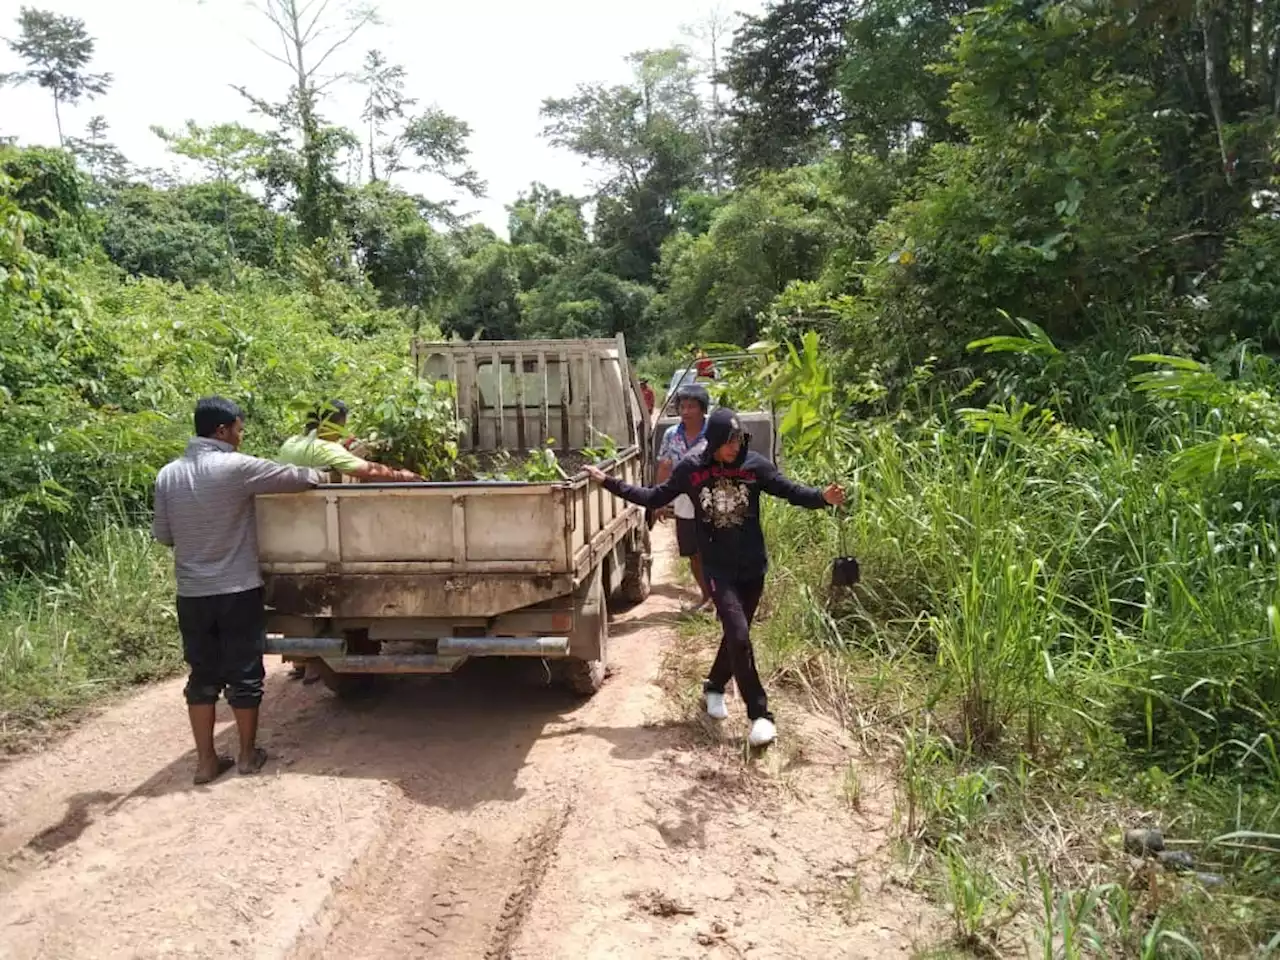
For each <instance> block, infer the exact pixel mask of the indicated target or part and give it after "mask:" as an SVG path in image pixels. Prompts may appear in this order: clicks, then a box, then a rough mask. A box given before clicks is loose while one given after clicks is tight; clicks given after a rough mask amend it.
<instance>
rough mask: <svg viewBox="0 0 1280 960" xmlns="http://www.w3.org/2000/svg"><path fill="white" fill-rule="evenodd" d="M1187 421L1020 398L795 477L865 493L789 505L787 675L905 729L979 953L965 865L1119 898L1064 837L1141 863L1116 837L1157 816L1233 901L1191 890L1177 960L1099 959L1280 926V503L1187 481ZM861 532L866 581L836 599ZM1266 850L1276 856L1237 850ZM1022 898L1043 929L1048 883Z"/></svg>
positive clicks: (778, 645) (913, 828)
mask: <svg viewBox="0 0 1280 960" xmlns="http://www.w3.org/2000/svg"><path fill="white" fill-rule="evenodd" d="M1166 426H1167V429H1165V430H1163V431H1160V430H1158V429H1154V428H1153V427H1152V425H1151V424H1146V425H1144V430H1143V432H1142V434H1141V437H1140V438H1138V434H1136V433H1134V434H1132V435H1127V434H1122V433H1121V432H1120V431H1118V430H1114V429H1109V430H1105V431H1099V432H1098V433H1093V432H1090V431H1087V430H1083V429H1079V428H1071V427H1067V426H1064V425H1063V424H1061V423H1059V422H1058V421H1056V420H1055V419H1054V418H1053V417H1051V416H1049V415H1047V414H1044V413H1043V412H1042V411H1040V410H1036V409H1032V408H1030V407H1026V406H1025V405H1022V404H1018V403H1016V402H1009V403H1006V404H1003V405H1000V406H993V407H991V408H989V409H987V410H984V411H968V412H959V413H946V412H941V411H940V412H938V413H936V414H932V415H929V416H926V417H924V418H923V419H919V418H914V419H913V418H905V419H904V418H898V419H894V420H892V421H891V420H885V421H880V422H871V423H864V424H861V425H858V426H857V427H856V428H852V429H851V430H850V431H849V433H848V435H847V436H845V437H843V438H842V442H841V445H840V448H839V453H838V456H836V457H835V458H832V457H830V456H828V457H824V458H823V460H824V465H822V466H817V465H815V464H813V463H809V462H806V461H804V460H800V461H797V462H792V463H789V464H788V469H789V470H791V471H792V472H795V473H797V474H799V475H802V476H807V477H808V479H810V480H812V481H813V482H818V481H824V480H827V479H830V477H829V476H828V474H829V473H830V472H832V471H833V470H834V471H835V472H836V473H838V474H840V476H839V477H838V479H841V480H843V481H844V482H846V483H847V484H848V485H849V489H850V492H851V498H850V499H851V502H850V505H849V506H848V507H847V508H846V509H845V510H844V511H843V512H842V514H841V516H840V517H839V518H838V519H833V518H832V517H831V516H829V515H822V514H815V513H809V512H805V511H797V510H794V509H791V508H789V507H786V506H785V505H782V506H770V507H769V508H768V510H767V514H766V522H767V525H768V537H769V540H770V544H771V552H772V554H773V559H774V574H773V579H774V586H773V589H772V590H771V592H770V601H769V603H770V608H771V616H770V617H769V619H768V620H767V621H766V622H765V623H764V624H763V625H762V627H761V630H760V638H761V645H762V648H763V649H762V655H763V657H764V659H765V661H766V663H769V664H771V665H772V666H773V667H774V669H775V670H777V671H781V672H782V673H783V675H784V676H788V675H789V676H810V677H812V676H813V675H814V673H815V663H816V661H817V660H819V659H820V660H822V661H823V662H824V663H825V666H824V667H823V668H822V669H823V671H824V672H825V673H826V674H827V675H830V674H831V673H832V672H837V673H839V672H843V673H844V675H845V676H846V677H852V678H855V682H845V683H843V684H835V685H834V687H833V686H832V684H831V683H830V682H829V679H828V682H827V687H828V689H834V690H835V691H836V693H837V698H839V697H843V698H845V699H847V700H848V701H849V702H846V703H843V704H837V705H836V706H837V707H838V709H839V711H840V713H841V715H843V716H845V717H856V718H859V720H860V721H863V722H865V721H867V720H870V721H871V722H880V723H887V722H888V721H893V720H896V719H897V718H903V719H901V720H899V721H898V722H897V723H896V724H891V726H893V729H892V730H891V733H892V735H893V736H894V737H895V738H897V739H898V742H899V744H900V747H901V753H902V755H903V758H904V764H905V769H904V777H903V791H902V794H903V807H904V809H903V821H904V824H905V825H906V827H907V833H908V834H909V836H910V838H911V839H913V840H915V841H919V842H923V843H925V844H926V845H932V846H934V847H936V848H937V849H938V852H939V853H938V856H939V859H938V873H937V877H938V882H939V887H938V890H939V896H941V897H944V898H947V897H949V898H950V899H951V902H952V904H953V907H955V908H956V909H957V910H960V913H959V914H957V916H958V917H961V918H962V919H963V921H964V922H963V923H961V922H960V921H959V920H958V927H959V931H958V932H959V933H960V934H962V939H964V940H966V941H970V942H972V941H974V938H975V937H976V936H977V931H976V930H975V929H974V926H975V924H977V923H978V921H979V919H980V918H981V916H982V911H981V909H979V907H975V906H974V905H972V904H967V903H966V902H965V901H964V898H961V902H960V904H959V906H957V904H956V900H955V898H956V896H958V894H957V893H956V891H968V892H969V893H970V894H971V893H972V891H973V889H975V885H974V883H970V882H969V879H971V878H969V879H966V877H965V876H962V875H961V874H962V872H963V871H961V870H960V868H961V867H963V866H964V865H966V864H972V865H973V869H974V871H975V872H974V874H973V876H974V877H984V876H985V872H984V871H986V870H987V869H988V866H989V865H990V864H991V862H992V861H994V860H999V859H1000V858H1002V857H1003V859H1004V861H1005V862H1004V864H1003V866H1004V876H1005V877H1006V878H1008V877H1015V878H1016V875H1017V872H1018V867H1017V864H1018V861H1019V858H1029V860H1030V862H1034V863H1037V864H1041V863H1043V864H1044V869H1045V871H1046V873H1045V876H1052V877H1053V879H1054V881H1055V882H1056V883H1058V884H1060V885H1061V886H1060V887H1059V888H1056V892H1054V893H1053V897H1063V896H1066V897H1067V900H1068V901H1070V902H1072V903H1088V904H1095V905H1096V904H1101V903H1104V902H1106V903H1111V902H1113V901H1112V900H1108V899H1107V898H1105V897H1099V896H1092V895H1087V893H1088V890H1087V889H1086V890H1085V891H1083V892H1082V891H1076V892H1072V890H1073V887H1072V882H1073V880H1074V882H1076V883H1079V881H1080V877H1081V876H1084V875H1090V876H1092V875H1093V874H1092V872H1091V871H1092V867H1090V866H1087V865H1086V864H1085V863H1084V861H1085V860H1086V859H1087V858H1086V857H1085V855H1084V854H1083V852H1077V853H1076V854H1073V855H1068V854H1066V853H1064V852H1063V851H1064V850H1065V849H1068V848H1067V847H1066V846H1065V844H1066V841H1065V840H1063V839H1062V838H1063V837H1064V836H1066V835H1072V836H1075V837H1076V843H1077V844H1079V845H1080V846H1088V847H1089V849H1092V850H1098V849H1112V850H1114V851H1115V852H1116V854H1117V855H1118V850H1116V844H1115V837H1116V836H1118V834H1117V831H1118V830H1119V829H1120V828H1121V827H1122V826H1123V825H1124V824H1121V823H1117V822H1115V821H1114V820H1110V821H1108V820H1107V819H1106V818H1108V817H1115V816H1117V815H1123V812H1124V811H1130V812H1131V814H1132V815H1134V816H1136V815H1137V811H1139V810H1143V811H1145V813H1146V814H1147V815H1148V816H1155V817H1156V818H1158V819H1161V820H1162V821H1163V822H1164V823H1165V825H1166V829H1167V830H1169V831H1170V832H1171V833H1172V834H1173V835H1174V836H1180V837H1181V838H1183V839H1185V840H1187V841H1188V842H1191V843H1199V844H1201V845H1202V846H1199V847H1196V848H1195V849H1196V850H1197V853H1198V855H1199V856H1200V857H1201V860H1202V862H1208V863H1209V864H1211V866H1210V867H1209V868H1208V869H1214V870H1221V871H1223V872H1224V873H1226V874H1227V875H1228V876H1229V877H1230V887H1229V888H1228V889H1229V892H1228V893H1223V894H1221V895H1219V896H1218V897H1217V898H1216V899H1214V898H1209V899H1210V900H1212V901H1213V903H1216V904H1218V905H1219V907H1220V908H1221V909H1217V908H1214V907H1213V906H1212V904H1211V905H1210V906H1208V907H1205V906H1204V905H1203V904H1202V905H1201V906H1202V908H1200V909H1197V910H1190V909H1186V910H1183V912H1181V913H1179V906H1178V905H1179V904H1184V905H1185V904H1186V903H1188V902H1190V901H1188V900H1186V898H1185V897H1181V896H1180V895H1173V894H1167V895H1166V896H1167V899H1168V900H1169V902H1168V904H1166V905H1165V906H1164V907H1161V908H1160V909H1159V911H1158V912H1157V915H1156V919H1157V920H1158V921H1159V923H1160V924H1163V926H1160V927H1159V929H1158V930H1157V934H1156V940H1158V941H1159V943H1161V944H1164V945H1165V946H1166V947H1167V948H1168V950H1167V951H1166V952H1164V953H1161V952H1156V953H1150V952H1149V948H1150V945H1151V943H1154V942H1155V940H1152V939H1151V937H1150V936H1149V935H1150V934H1151V931H1152V930H1153V929H1156V927H1153V926H1151V923H1150V921H1151V915H1149V914H1144V915H1143V919H1144V920H1145V921H1146V922H1147V925H1146V926H1145V927H1143V926H1142V924H1140V923H1135V924H1134V925H1132V927H1133V929H1132V930H1130V929H1129V927H1126V928H1125V929H1126V931H1127V932H1126V933H1125V935H1124V937H1120V934H1118V933H1116V934H1115V937H1113V938H1111V939H1108V936H1104V935H1101V934H1100V935H1099V936H1100V937H1101V940H1100V941H1099V942H1100V943H1103V944H1104V946H1103V947H1102V948H1101V952H1096V951H1095V952H1092V953H1090V952H1088V951H1085V952H1084V953H1082V954H1080V955H1082V956H1107V955H1111V956H1124V955H1139V954H1141V955H1151V956H1156V955H1170V956H1173V955H1179V954H1177V953H1176V952H1168V951H1173V950H1174V945H1175V944H1177V943H1179V942H1180V941H1179V940H1178V938H1179V937H1181V936H1182V934H1183V933H1186V934H1187V935H1188V936H1189V937H1191V938H1192V939H1196V938H1197V937H1198V938H1199V939H1200V941H1201V942H1202V943H1203V942H1204V941H1205V940H1206V939H1208V940H1215V941H1216V942H1218V943H1219V945H1234V946H1235V947H1239V948H1240V949H1244V948H1245V947H1246V946H1248V945H1249V944H1251V943H1255V942H1261V941H1264V940H1265V939H1266V938H1267V937H1269V936H1270V935H1271V934H1273V933H1274V932H1275V930H1277V929H1280V838H1277V837H1276V836H1275V835H1276V834H1277V833H1280V762H1277V745H1278V743H1280V613H1278V612H1277V611H1280V557H1278V556H1277V532H1276V528H1275V526H1274V524H1273V521H1272V520H1271V519H1270V514H1269V510H1268V509H1266V508H1265V506H1266V505H1265V504H1262V503H1260V502H1259V501H1258V500H1257V499H1256V498H1257V497H1258V496H1259V493H1260V490H1261V488H1255V489H1254V490H1253V496H1254V498H1255V499H1252V500H1250V499H1246V500H1244V501H1242V500H1240V499H1237V498H1236V495H1235V494H1234V493H1231V491H1230V490H1229V489H1228V488H1229V485H1227V486H1226V487H1224V486H1223V485H1222V484H1217V483H1215V484H1213V485H1206V484H1204V483H1201V482H1198V481H1196V480H1195V479H1188V478H1186V477H1185V476H1181V475H1179V473H1178V469H1177V467H1178V463H1177V454H1178V453H1179V452H1180V451H1181V450H1182V449H1185V447H1186V446H1187V443H1186V442H1185V440H1184V439H1183V434H1181V433H1180V431H1179V429H1175V427H1177V426H1181V425H1175V424H1170V425H1166ZM1153 438H1154V440H1155V442H1154V443H1153ZM1228 494H1230V495H1228ZM841 526H842V527H843V529H842V530H841ZM842 536H843V539H844V540H845V541H846V542H847V544H848V546H849V547H850V548H851V550H852V552H854V553H855V554H856V555H857V556H858V558H859V560H860V561H861V563H862V569H863V578H864V582H863V583H862V584H861V585H860V586H859V587H858V588H857V589H856V590H855V592H854V593H853V594H852V595H851V596H832V595H830V594H829V591H828V590H827V588H826V581H827V578H828V575H829V573H828V571H829V563H830V559H831V557H833V556H835V555H837V554H838V553H839V552H840V544H841V539H842ZM832 663H835V664H838V666H837V667H834V668H833V667H832V666H831V664H832ZM875 701H880V702H882V703H884V704H887V706H885V707H883V708H877V707H876V706H875V705H874V702H875ZM975 785H977V786H975ZM1055 818H1061V819H1062V820H1063V821H1065V822H1067V823H1068V824H1069V826H1062V825H1061V824H1056V825H1055V823H1054V820H1055ZM1042 831H1043V832H1042ZM1241 831H1243V832H1247V833H1250V834H1251V835H1252V837H1253V841H1252V842H1250V843H1246V844H1237V845H1234V846H1233V845H1232V843H1231V842H1230V841H1222V840H1219V841H1218V842H1216V843H1215V842H1214V841H1215V838H1221V837H1222V836H1223V835H1227V834H1231V833H1238V832H1241ZM1085 832H1087V833H1088V834H1090V835H1089V836H1088V838H1087V841H1088V842H1087V844H1085V843H1081V840H1080V837H1079V834H1081V833H1085ZM1055 837H1056V838H1057V840H1054V839H1053V838H1055ZM1108 838H1110V839H1108ZM1259 838H1261V839H1259ZM1273 846H1274V847H1275V848H1276V852H1274V853H1272V852H1268V851H1269V849H1270V848H1272V847H1273ZM1242 847H1251V848H1252V849H1242ZM961 850H963V851H964V853H963V855H962V854H961V853H960V851H961ZM1073 856H1075V857H1078V858H1079V859H1080V862H1079V863H1074V864H1073V863H1071V860H1072V857H1073ZM958 871H960V872H958ZM997 872H999V871H997ZM1095 879H1096V880H1097V882H1098V883H1103V882H1104V881H1105V882H1111V880H1110V879H1107V878H1105V877H1102V876H1101V875H1099V876H1097V877H1095ZM1162 882H1163V880H1162ZM984 883H985V881H984ZM1010 884H1013V886H1017V885H1018V882H1017V881H1016V879H1015V880H1010V881H1009V882H1008V883H1006V884H1005V885H1004V886H1001V887H1000V890H1001V893H1000V895H999V896H1000V898H1001V903H1003V898H1004V897H1005V895H1006V894H1007V893H1008V890H1009V889H1011V887H1010ZM977 887H979V888H980V887H983V884H977ZM1021 890H1022V893H1021V895H1022V896H1023V898H1024V900H1025V903H1026V904H1027V905H1028V909H1033V907H1031V905H1033V904H1035V903H1036V902H1037V901H1038V900H1039V899H1040V898H1041V891H1040V885H1039V882H1038V881H1036V882H1032V883H1022V885H1021ZM948 891H950V893H948ZM1197 896H1200V895H1198V894H1197ZM1073 897H1074V898H1075V899H1072V898H1073ZM1064 902H1066V901H1064ZM1197 902H1199V901H1197ZM979 906H981V905H979ZM971 908H972V909H971ZM1108 909H1109V908H1108ZM1142 909H1144V910H1148V911H1150V910H1153V909H1156V908H1155V907H1153V906H1152V904H1150V903H1144V905H1143V908H1142ZM1098 910H1099V911H1103V907H1101V906H1099V907H1098ZM1104 912H1105V911H1104ZM1094 919H1097V918H1094ZM1090 922H1091V923H1092V922H1093V920H1090ZM1097 923H1099V924H1102V925H1103V926H1104V927H1105V926H1106V924H1105V923H1103V920H1102V919H1097ZM1170 924H1173V926H1170ZM1111 926H1112V927H1114V929H1115V930H1118V929H1119V927H1116V926H1115V925H1114V924H1112V925H1111ZM1108 929H1110V928H1108ZM1058 936H1059V937H1060V936H1061V931H1059V933H1058ZM1126 938H1127V939H1126ZM1144 938H1145V939H1144ZM1143 943H1146V944H1147V948H1142V947H1141V944H1143ZM1131 946H1132V949H1131V948H1130V947H1131ZM1161 949H1162V950H1164V949H1165V948H1164V947H1162V948H1161ZM1179 949H1180V948H1179ZM1187 955H1191V954H1187ZM1204 955H1206V956H1212V955H1217V956H1229V955H1239V954H1233V953H1231V952H1229V951H1228V952H1221V949H1220V948H1219V947H1215V949H1214V950H1213V951H1209V952H1206V953H1205V954H1204Z"/></svg>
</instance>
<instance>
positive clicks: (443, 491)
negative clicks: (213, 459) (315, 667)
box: [257, 447, 643, 618]
mask: <svg viewBox="0 0 1280 960" xmlns="http://www.w3.org/2000/svg"><path fill="white" fill-rule="evenodd" d="M642 462H643V458H642V456H641V451H640V449H639V448H638V447H632V448H630V449H629V450H626V451H624V452H622V453H621V454H620V455H619V456H618V457H617V459H616V460H614V461H612V462H610V463H608V464H605V465H602V466H603V468H604V469H605V470H606V472H607V473H611V474H613V475H615V476H621V477H622V478H624V479H626V480H627V481H628V482H631V483H639V482H640V481H641V477H640V470H641V464H642ZM641 514H642V511H641V510H640V509H639V508H638V507H635V506H631V505H628V504H626V503H624V502H623V501H621V500H619V499H618V498H617V497H614V496H613V495H611V494H609V493H607V492H605V490H604V489H603V488H602V487H599V486H595V485H593V484H591V483H590V482H589V480H588V478H587V476H586V474H585V473H583V474H580V475H578V476H576V477H573V478H571V479H570V480H568V481H562V482H558V483H524V482H501V481H499V482H490V481H479V482H452V483H414V484H331V485H326V486H322V487H319V488H317V489H315V490H311V491H307V492H305V493H296V494H273V495H269V496H261V497H259V498H258V499H257V532H258V552H259V557H260V558H261V563H262V570H263V573H264V576H265V579H266V581H267V592H268V601H269V602H270V604H271V606H272V607H273V608H274V610H275V612H276V613H277V614H281V615H294V616H301V617H370V618H372V617H386V616H393V617H414V616H425V615H429V616H432V617H441V616H469V617H474V616H495V615H497V614H500V613H503V612H506V611H508V610H513V609H516V608H518V607H521V606H525V605H528V604H530V603H536V602H539V601H540V600H541V599H544V598H551V597H554V596H558V595H562V594H564V593H567V592H570V591H572V590H574V589H576V588H577V586H578V585H579V584H580V583H581V582H583V580H584V579H585V578H586V577H587V576H588V575H589V574H590V572H591V571H592V569H593V568H594V567H595V566H596V565H597V564H599V562H600V561H601V559H602V558H603V557H604V556H605V555H606V554H607V553H608V552H609V551H610V550H612V549H613V547H614V546H615V545H616V544H617V542H618V540H619V538H621V537H622V536H623V535H624V534H626V533H627V532H629V531H630V530H632V529H634V527H635V525H636V524H637V523H638V522H642V521H641V520H640V519H639V517H640V515H641ZM426 611H430V612H429V613H428V612H426Z"/></svg>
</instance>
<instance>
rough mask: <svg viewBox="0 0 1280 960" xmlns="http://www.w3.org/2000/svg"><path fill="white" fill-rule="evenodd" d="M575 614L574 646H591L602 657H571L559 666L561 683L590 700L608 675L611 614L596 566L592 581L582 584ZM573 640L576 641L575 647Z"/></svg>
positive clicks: (602, 581) (561, 661) (601, 572)
mask: <svg viewBox="0 0 1280 960" xmlns="http://www.w3.org/2000/svg"><path fill="white" fill-rule="evenodd" d="M581 589H582V593H581V595H580V596H579V598H578V601H577V604H576V610H575V611H574V629H573V638H572V640H571V643H570V647H569V649H570V651H572V650H573V649H574V646H575V645H576V646H578V648H579V649H581V648H582V647H583V646H587V645H589V646H590V647H591V648H592V652H593V653H595V652H596V651H597V650H598V652H599V656H598V657H596V656H592V657H581V656H577V657H575V656H573V655H572V653H571V654H570V656H568V657H566V658H565V659H563V660H560V661H558V663H557V672H558V673H559V680H560V682H561V683H562V684H563V685H564V686H566V687H567V688H568V689H569V690H571V691H572V692H573V693H575V694H577V695H578V696H580V697H590V696H591V695H593V694H594V693H595V692H596V691H597V690H599V689H600V687H601V686H602V685H603V684H604V678H605V675H606V674H607V673H608V657H609V654H608V651H609V612H608V610H607V609H606V607H605V595H604V593H605V591H604V577H603V571H602V569H601V568H600V567H597V568H596V570H595V572H594V573H593V574H592V577H591V579H590V580H589V581H588V582H587V583H586V584H584V585H583V587H582V588H581ZM573 641H577V643H576V644H575V643H574V642H573Z"/></svg>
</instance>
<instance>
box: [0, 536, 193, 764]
mask: <svg viewBox="0 0 1280 960" xmlns="http://www.w3.org/2000/svg"><path fill="white" fill-rule="evenodd" d="M173 596H174V591H173V570H172V560H171V558H170V556H169V553H168V551H167V550H166V549H165V548H163V547H161V546H159V545H158V544H156V543H154V542H153V541H152V540H151V537H150V535H149V533H148V531H147V530H146V529H144V528H139V527H136V526H130V525H128V524H127V523H125V522H123V518H120V517H109V518H106V519H104V520H102V521H101V522H100V523H98V524H97V525H96V528H95V529H94V530H92V531H91V532H89V534H88V536H87V537H86V539H85V541H84V543H83V544H73V545H72V546H71V547H70V552H69V554H68V556H67V560H66V564H65V568H64V572H63V574H62V576H60V577H59V578H57V579H48V580H43V579H35V578H31V579H27V580H22V581H18V582H11V583H9V584H7V585H6V586H4V588H3V590H0V752H5V751H12V750H15V749H21V748H22V747H24V746H28V745H30V744H31V743H33V742H37V741H38V740H39V738H40V736H41V735H42V734H43V733H45V732H47V731H48V730H49V729H50V728H51V727H52V726H54V725H56V724H57V723H58V722H59V721H60V720H62V719H64V718H66V717H68V716H69V715H71V714H73V713H74V712H75V711H76V710H78V709H79V708H82V707H84V706H85V705H87V704H89V703H91V702H92V701H94V700H95V699H97V698H100V697H101V696H103V695H104V694H106V693H109V692H111V691H113V690H117V689H120V688H122V687H124V686H127V685H129V684H136V683H143V682H146V681H149V680H153V679H157V678H160V677H164V676H168V675H170V674H172V673H173V672H175V671H176V670H177V669H178V668H179V667H180V665H181V662H182V649H181V644H180V642H179V640H178V634H177V623H176V614H175V612H174V602H173Z"/></svg>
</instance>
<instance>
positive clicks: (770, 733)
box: [747, 717, 778, 747]
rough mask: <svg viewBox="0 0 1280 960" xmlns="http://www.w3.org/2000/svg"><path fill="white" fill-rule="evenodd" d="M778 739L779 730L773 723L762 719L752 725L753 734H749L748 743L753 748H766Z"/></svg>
mask: <svg viewBox="0 0 1280 960" xmlns="http://www.w3.org/2000/svg"><path fill="white" fill-rule="evenodd" d="M777 739H778V728H777V727H775V726H774V725H773V721H772V720H769V719H766V718H765V717H761V718H760V719H759V720H756V721H755V722H754V723H752V724H751V732H750V733H749V734H747V743H749V744H751V746H753V747H764V746H768V745H769V744H771V743H773V741H775V740H777Z"/></svg>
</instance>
